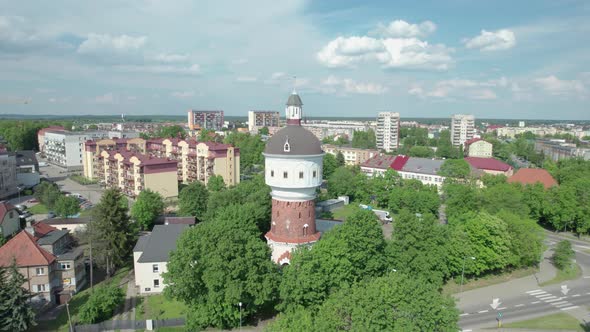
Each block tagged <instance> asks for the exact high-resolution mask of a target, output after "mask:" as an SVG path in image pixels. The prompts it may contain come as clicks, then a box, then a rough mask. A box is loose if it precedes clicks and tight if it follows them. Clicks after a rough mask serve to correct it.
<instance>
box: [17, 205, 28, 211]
mask: <svg viewBox="0 0 590 332" xmlns="http://www.w3.org/2000/svg"><path fill="white" fill-rule="evenodd" d="M14 207H15V208H16V209H17V210H19V211H25V210H26V209H27V206H26V205H24V204H18V205H15V206H14Z"/></svg>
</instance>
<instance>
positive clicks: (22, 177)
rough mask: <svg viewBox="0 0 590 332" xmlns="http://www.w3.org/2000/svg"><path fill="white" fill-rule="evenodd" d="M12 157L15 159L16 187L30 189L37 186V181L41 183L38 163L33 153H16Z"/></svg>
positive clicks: (30, 151) (27, 151) (29, 151)
mask: <svg viewBox="0 0 590 332" xmlns="http://www.w3.org/2000/svg"><path fill="white" fill-rule="evenodd" d="M14 157H15V158H16V180H17V183H18V185H19V186H21V187H23V188H32V187H34V186H36V185H38V184H39V181H41V175H40V174H39V163H38V162H37V157H36V156H35V151H32V150H22V151H17V152H16V153H15V154H14Z"/></svg>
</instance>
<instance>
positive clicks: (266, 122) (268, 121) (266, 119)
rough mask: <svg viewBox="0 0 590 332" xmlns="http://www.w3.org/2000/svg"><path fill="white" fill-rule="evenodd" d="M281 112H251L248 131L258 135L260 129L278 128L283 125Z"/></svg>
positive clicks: (249, 113)
mask: <svg viewBox="0 0 590 332" xmlns="http://www.w3.org/2000/svg"><path fill="white" fill-rule="evenodd" d="M280 121H281V117H280V115H279V112H275V111H249V112H248V130H249V131H250V132H251V133H255V134H256V133H258V130H259V129H260V128H264V127H267V128H278V127H279V126H280V125H281V122H280Z"/></svg>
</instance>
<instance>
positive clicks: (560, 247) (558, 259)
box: [553, 240, 575, 270]
mask: <svg viewBox="0 0 590 332" xmlns="http://www.w3.org/2000/svg"><path fill="white" fill-rule="evenodd" d="M574 255H575V253H574V250H573V249H572V244H571V243H570V241H568V240H563V241H561V242H559V243H558V244H557V247H555V251H554V252H553V264H554V265H555V266H556V267H557V268H558V269H560V270H565V269H566V268H568V267H569V266H570V265H571V263H572V258H574Z"/></svg>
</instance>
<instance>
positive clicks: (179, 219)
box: [164, 217, 195, 225]
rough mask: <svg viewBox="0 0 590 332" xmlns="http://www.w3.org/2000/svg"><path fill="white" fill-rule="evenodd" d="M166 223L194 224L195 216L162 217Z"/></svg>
mask: <svg viewBox="0 0 590 332" xmlns="http://www.w3.org/2000/svg"><path fill="white" fill-rule="evenodd" d="M164 224H166V225H175V224H178V225H194V224H195V217H166V218H164Z"/></svg>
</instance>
